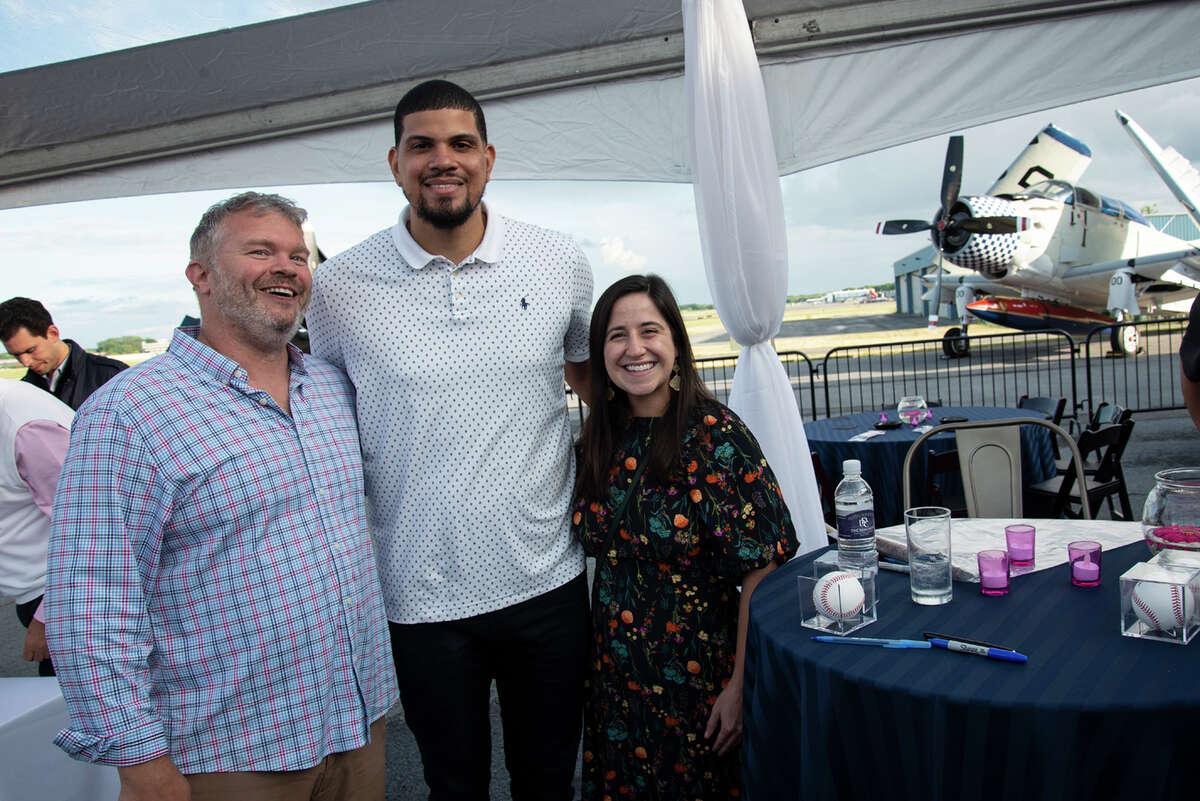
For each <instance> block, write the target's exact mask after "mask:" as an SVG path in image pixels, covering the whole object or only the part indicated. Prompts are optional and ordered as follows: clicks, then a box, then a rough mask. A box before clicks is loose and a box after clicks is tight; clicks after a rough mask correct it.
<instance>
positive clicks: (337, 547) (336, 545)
mask: <svg viewBox="0 0 1200 801" xmlns="http://www.w3.org/2000/svg"><path fill="white" fill-rule="evenodd" d="M333 550H335V551H340V550H342V543H341V541H340V540H338V541H334V543H333Z"/></svg>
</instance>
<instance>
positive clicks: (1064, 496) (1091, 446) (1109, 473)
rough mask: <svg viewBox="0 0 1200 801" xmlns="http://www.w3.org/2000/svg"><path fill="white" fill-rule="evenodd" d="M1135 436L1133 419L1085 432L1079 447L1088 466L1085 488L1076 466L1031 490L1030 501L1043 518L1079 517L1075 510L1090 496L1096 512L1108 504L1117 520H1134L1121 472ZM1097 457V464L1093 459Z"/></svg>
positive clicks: (1089, 498)
mask: <svg viewBox="0 0 1200 801" xmlns="http://www.w3.org/2000/svg"><path fill="white" fill-rule="evenodd" d="M1132 434H1133V420H1129V419H1126V420H1125V421H1124V422H1122V423H1114V424H1111V425H1106V426H1101V427H1100V428H1099V429H1097V430H1095V431H1089V430H1086V429H1085V430H1084V431H1081V432H1080V433H1079V439H1078V441H1077V442H1076V445H1077V446H1078V448H1079V454H1080V458H1081V460H1082V462H1081V463H1082V465H1083V466H1084V478H1083V482H1084V486H1083V488H1082V489H1081V488H1080V487H1079V480H1078V479H1077V478H1076V476H1077V471H1076V470H1075V469H1074V465H1072V466H1071V470H1070V471H1068V472H1067V473H1066V474H1065V475H1061V476H1055V477H1054V478H1051V479H1048V480H1046V481H1043V482H1041V483H1038V484H1034V485H1033V486H1031V487H1029V488H1028V489H1027V490H1026V497H1027V498H1028V499H1029V500H1030V501H1031V502H1032V503H1033V504H1036V505H1037V506H1038V507H1040V510H1041V512H1042V516H1043V517H1051V518H1059V517H1079V516H1080V515H1079V514H1078V513H1076V511H1075V506H1076V505H1078V504H1080V503H1081V500H1080V499H1081V498H1082V496H1083V495H1084V494H1085V493H1086V495H1087V500H1088V505H1089V506H1090V507H1091V508H1092V509H1097V508H1099V505H1100V503H1101V502H1102V501H1107V502H1108V513H1109V515H1110V516H1111V517H1112V519H1113V520H1133V519H1134V518H1133V508H1132V506H1131V504H1130V502H1129V490H1128V488H1127V487H1126V485H1125V473H1124V472H1123V471H1122V470H1121V456H1122V455H1123V454H1124V453H1125V446H1126V445H1128V444H1129V438H1130V436H1131V435H1132ZM1093 455H1094V456H1095V459H1094V460H1093V459H1091V458H1089V457H1092V456H1093ZM1089 462H1090V463H1091V467H1089ZM1089 469H1090V471H1091V472H1089ZM1114 497H1115V498H1116V499H1117V502H1118V503H1120V506H1121V511H1120V514H1119V515H1118V513H1117V510H1116V507H1115V506H1114V503H1113V498H1114Z"/></svg>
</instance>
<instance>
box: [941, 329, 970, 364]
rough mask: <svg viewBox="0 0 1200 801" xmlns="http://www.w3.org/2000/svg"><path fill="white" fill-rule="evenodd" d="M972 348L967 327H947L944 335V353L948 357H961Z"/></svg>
mask: <svg viewBox="0 0 1200 801" xmlns="http://www.w3.org/2000/svg"><path fill="white" fill-rule="evenodd" d="M970 350H971V345H970V343H969V342H968V341H967V329H966V327H965V326H964V327H962V328H959V327H958V326H954V327H953V328H947V329H946V333H945V334H943V335H942V353H944V354H946V358H948V359H961V358H962V357H964V356H966V355H967V354H968V353H969V352H970Z"/></svg>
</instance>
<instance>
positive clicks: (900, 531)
mask: <svg viewBox="0 0 1200 801" xmlns="http://www.w3.org/2000/svg"><path fill="white" fill-rule="evenodd" d="M1013 523H1028V524H1029V525H1031V526H1033V527H1034V528H1035V529H1036V530H1037V533H1036V535H1035V537H1034V544H1033V565H1032V566H1029V567H1017V566H1015V565H1014V566H1013V571H1012V572H1013V575H1014V576H1018V575H1021V574H1023V573H1033V572H1036V571H1038V570H1045V569H1047V568H1050V567H1054V566H1055V565H1061V564H1066V561H1067V543H1069V542H1075V541H1076V540H1095V541H1096V542H1098V543H1100V545H1101V546H1102V548H1103V549H1104V550H1106V551H1107V550H1110V549H1112V548H1119V547H1121V546H1122V545H1128V544H1129V543H1131V542H1137V541H1138V540H1140V539H1142V524H1141V523H1140V522H1132V523H1130V522H1126V521H1123V520H1042V519H1034V518H1023V519H1015V520H1001V519H997V518H984V517H955V518H952V519H951V520H950V561H951V562H952V563H953V566H954V578H955V579H957V580H958V581H973V582H978V581H979V565H978V563H977V562H976V561H975V554H977V553H979V552H980V551H986V550H988V549H996V550H1001V551H1003V550H1005V541H1004V527H1005V526H1008V525H1012V524H1013ZM875 544H876V547H877V548H878V549H879V552H880V553H881V554H884V555H886V556H891V557H894V558H896V559H899V560H901V561H908V541H907V539H906V538H905V536H904V524H903V523H901V524H900V525H898V526H888V527H887V528H881V529H878V530H876V532H875ZM1146 558H1147V559H1149V558H1150V551H1149V550H1147V551H1146Z"/></svg>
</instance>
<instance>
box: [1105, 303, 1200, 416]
mask: <svg viewBox="0 0 1200 801" xmlns="http://www.w3.org/2000/svg"><path fill="white" fill-rule="evenodd" d="M1187 321H1188V318H1187V317H1171V318H1166V319H1162V320H1149V321H1146V320H1143V321H1141V322H1128V323H1117V324H1116V325H1114V326H1112V328H1113V329H1116V330H1117V336H1118V337H1120V336H1121V332H1122V331H1123V330H1125V329H1127V328H1129V327H1131V326H1136V329H1137V332H1138V349H1137V353H1133V354H1125V355H1123V356H1122V355H1118V354H1115V353H1112V351H1111V349H1110V339H1111V338H1112V337H1111V336H1110V328H1109V326H1104V327H1100V328H1094V329H1092V331H1091V333H1089V334H1088V336H1087V340H1086V341H1085V342H1084V344H1083V354H1082V355H1083V361H1084V365H1085V379H1084V380H1085V390H1084V391H1085V392H1086V396H1087V399H1088V408H1087V414H1088V415H1089V416H1090V415H1091V413H1092V412H1093V411H1094V410H1095V408H1096V407H1097V406H1099V405H1100V403H1101V402H1108V403H1115V404H1117V405H1118V406H1123V407H1124V408H1126V409H1129V410H1130V411H1133V412H1152V411H1161V410H1164V409H1179V408H1182V407H1183V395H1182V394H1181V392H1180V389H1179V345H1180V342H1181V341H1182V340H1183V332H1184V329H1185V328H1187Z"/></svg>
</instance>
